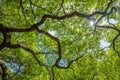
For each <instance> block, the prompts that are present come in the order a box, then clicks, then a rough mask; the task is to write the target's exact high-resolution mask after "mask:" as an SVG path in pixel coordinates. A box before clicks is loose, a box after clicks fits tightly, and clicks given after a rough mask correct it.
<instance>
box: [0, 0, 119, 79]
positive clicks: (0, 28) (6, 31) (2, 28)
mask: <svg viewBox="0 0 120 80" xmlns="http://www.w3.org/2000/svg"><path fill="white" fill-rule="evenodd" d="M30 3H31V5H34V6H37V5H36V4H34V3H33V2H32V0H30ZM63 3H64V0H62V3H61V7H62V6H63ZM111 4H112V0H110V2H109V3H108V5H107V7H106V9H105V10H104V11H95V12H93V13H91V14H83V13H79V12H77V11H74V12H72V13H69V14H64V15H62V16H54V15H49V14H44V15H43V16H42V17H41V20H40V21H39V22H37V23H34V24H33V25H31V26H30V27H29V28H24V29H21V28H9V27H7V26H4V25H3V24H0V32H1V33H2V34H3V41H2V43H1V44H0V51H1V50H2V49H3V48H5V47H7V48H13V49H16V48H22V49H24V50H25V51H28V52H30V53H31V54H32V56H33V57H34V58H35V60H36V61H37V62H38V63H39V65H44V64H43V63H42V62H40V61H39V59H38V58H37V57H36V55H35V52H34V51H33V50H32V49H30V48H28V47H26V46H24V45H21V44H11V42H10V40H11V34H10V33H11V32H31V31H35V30H36V31H37V32H39V33H42V34H45V35H46V36H48V37H49V38H51V39H52V40H54V41H56V42H57V45H58V58H57V59H56V62H55V64H54V65H53V66H52V68H51V71H52V75H53V80H54V67H55V66H56V67H57V68H62V69H67V68H69V67H70V65H71V64H72V63H73V62H74V61H77V60H79V59H80V58H81V57H83V56H80V57H78V58H77V59H75V60H72V61H70V62H69V64H68V66H66V67H61V66H59V62H60V60H61V58H62V49H61V44H60V41H59V39H58V38H56V37H54V36H53V35H51V34H50V33H48V32H47V31H44V30H41V29H39V28H38V27H39V26H41V25H42V24H44V23H45V21H46V19H48V18H49V19H55V20H64V19H67V18H71V17H75V16H77V17H80V18H85V19H91V18H92V17H94V16H96V15H99V16H100V17H99V18H98V20H97V21H96V23H95V25H94V27H95V30H96V27H97V28H106V29H112V30H115V31H117V32H118V33H119V34H118V35H116V37H115V38H114V39H113V44H112V45H113V49H114V51H115V52H117V53H118V54H119V52H118V51H117V50H116V48H115V41H116V39H117V38H118V36H119V35H120V29H118V28H116V27H114V26H113V25H112V26H104V25H103V26H99V25H98V23H99V22H100V21H101V20H102V19H103V18H104V17H106V16H109V15H110V14H112V13H113V11H116V8H115V7H112V8H110V6H111ZM20 7H21V9H22V13H23V15H24V17H25V14H24V11H23V9H24V8H23V0H20ZM37 7H39V6H37ZM61 7H60V8H61ZM109 9H110V11H109ZM58 11H59V9H58ZM108 11H109V12H108ZM109 24H110V23H109ZM0 66H1V68H2V70H3V74H4V75H5V76H6V75H7V74H6V68H5V63H4V62H2V61H0ZM44 66H45V65H44ZM4 75H3V78H4V77H5V76H4ZM3 80H5V79H3Z"/></svg>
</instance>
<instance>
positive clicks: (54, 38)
mask: <svg viewBox="0 0 120 80" xmlns="http://www.w3.org/2000/svg"><path fill="white" fill-rule="evenodd" d="M37 31H38V32H39V33H42V34H45V35H47V36H48V37H49V38H51V39H53V40H54V41H56V42H57V44H58V55H59V57H58V58H57V60H56V62H55V65H58V63H59V62H60V60H61V57H62V53H61V44H60V41H59V39H58V38H56V37H54V36H53V35H51V34H50V33H48V32H46V31H44V30H41V29H37Z"/></svg>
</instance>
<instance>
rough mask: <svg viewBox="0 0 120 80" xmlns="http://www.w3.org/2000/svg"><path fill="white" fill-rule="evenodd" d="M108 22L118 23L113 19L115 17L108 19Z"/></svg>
mask: <svg viewBox="0 0 120 80" xmlns="http://www.w3.org/2000/svg"><path fill="white" fill-rule="evenodd" d="M109 22H110V23H111V24H117V23H118V21H117V20H115V19H109Z"/></svg>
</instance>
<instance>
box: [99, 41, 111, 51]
mask: <svg viewBox="0 0 120 80" xmlns="http://www.w3.org/2000/svg"><path fill="white" fill-rule="evenodd" d="M108 46H110V43H109V42H107V41H106V40H105V39H101V40H100V47H101V48H105V47H108ZM107 49H108V48H106V49H105V50H107Z"/></svg>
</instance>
